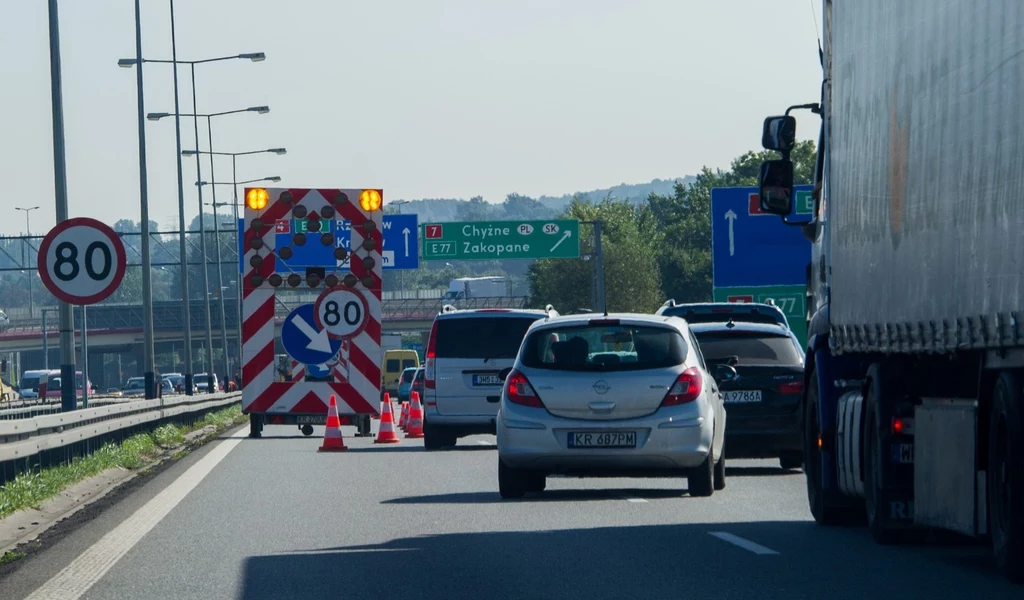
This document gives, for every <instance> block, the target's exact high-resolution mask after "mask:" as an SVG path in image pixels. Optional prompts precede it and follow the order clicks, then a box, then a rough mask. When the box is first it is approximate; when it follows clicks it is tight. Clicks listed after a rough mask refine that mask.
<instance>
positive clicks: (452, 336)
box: [434, 313, 543, 416]
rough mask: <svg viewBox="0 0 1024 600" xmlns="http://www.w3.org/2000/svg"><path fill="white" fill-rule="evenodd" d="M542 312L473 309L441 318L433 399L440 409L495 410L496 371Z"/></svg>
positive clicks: (449, 412) (469, 412)
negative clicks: (505, 311) (536, 314)
mask: <svg viewBox="0 0 1024 600" xmlns="http://www.w3.org/2000/svg"><path fill="white" fill-rule="evenodd" d="M539 318H543V317H538V316H532V315H522V314H517V315H514V316H513V315H508V316H497V314H496V313H475V314H472V315H465V316H460V317H459V318H452V319H438V320H437V333H436V336H437V343H436V346H435V352H436V356H435V359H434V365H435V366H434V372H435V375H434V377H435V389H434V400H435V402H436V403H437V404H436V407H437V412H438V414H441V415H454V416H473V415H477V416H479V415H496V414H497V412H498V401H499V400H500V399H501V385H502V382H501V379H499V377H498V373H500V372H501V370H502V369H505V368H507V367H511V366H512V365H513V364H514V363H515V360H516V355H517V354H518V353H519V346H521V345H522V343H523V338H524V337H526V330H527V329H529V328H530V325H532V324H533V323H534V321H536V320H537V319H539Z"/></svg>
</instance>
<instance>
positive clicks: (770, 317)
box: [654, 300, 789, 329]
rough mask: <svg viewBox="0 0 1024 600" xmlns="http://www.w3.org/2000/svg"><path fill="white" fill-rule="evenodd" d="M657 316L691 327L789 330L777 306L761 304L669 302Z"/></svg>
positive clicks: (783, 314) (658, 311)
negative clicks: (677, 319) (761, 325)
mask: <svg viewBox="0 0 1024 600" xmlns="http://www.w3.org/2000/svg"><path fill="white" fill-rule="evenodd" d="M654 314H656V315H663V316H673V317H682V318H684V319H686V322H687V323H689V324H690V325H698V324H700V323H727V322H729V321H733V322H734V323H765V324H776V325H781V326H783V327H785V328H786V329H789V320H788V319H786V314H785V313H784V312H782V309H780V308H779V307H778V306H775V304H768V303H761V302H700V303H691V304H676V301H675V300H669V301H668V302H666V303H665V304H663V305H662V306H661V308H659V309H658V310H657V312H655V313H654Z"/></svg>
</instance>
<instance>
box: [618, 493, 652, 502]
mask: <svg viewBox="0 0 1024 600" xmlns="http://www.w3.org/2000/svg"><path fill="white" fill-rule="evenodd" d="M612 495H613V496H615V497H616V498H621V499H622V500H625V501H626V502H632V503H633V504H647V500H644V499H643V498H634V497H632V496H627V495H626V494H612Z"/></svg>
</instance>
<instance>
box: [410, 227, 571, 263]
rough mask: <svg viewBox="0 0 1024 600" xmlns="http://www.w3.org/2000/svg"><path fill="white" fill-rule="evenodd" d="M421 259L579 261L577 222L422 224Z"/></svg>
mask: <svg viewBox="0 0 1024 600" xmlns="http://www.w3.org/2000/svg"><path fill="white" fill-rule="evenodd" d="M421 227H422V228H423V231H422V234H423V236H422V238H423V260H495V259H500V260H506V259H511V258H579V256H580V222H579V221H575V220H568V219H550V220H546V221H468V222H467V221H463V222H461V223H424V224H423V225H421Z"/></svg>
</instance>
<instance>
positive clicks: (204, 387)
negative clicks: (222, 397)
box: [192, 373, 220, 394]
mask: <svg viewBox="0 0 1024 600" xmlns="http://www.w3.org/2000/svg"><path fill="white" fill-rule="evenodd" d="M192 383H194V384H195V385H196V391H198V392H201V393H204V394H212V393H214V392H216V391H217V390H218V389H220V385H219V382H218V381H217V375H216V374H214V375H213V385H212V386H211V385H210V376H209V375H207V374H206V373H199V374H198V375H196V376H195V377H193V378H192Z"/></svg>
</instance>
